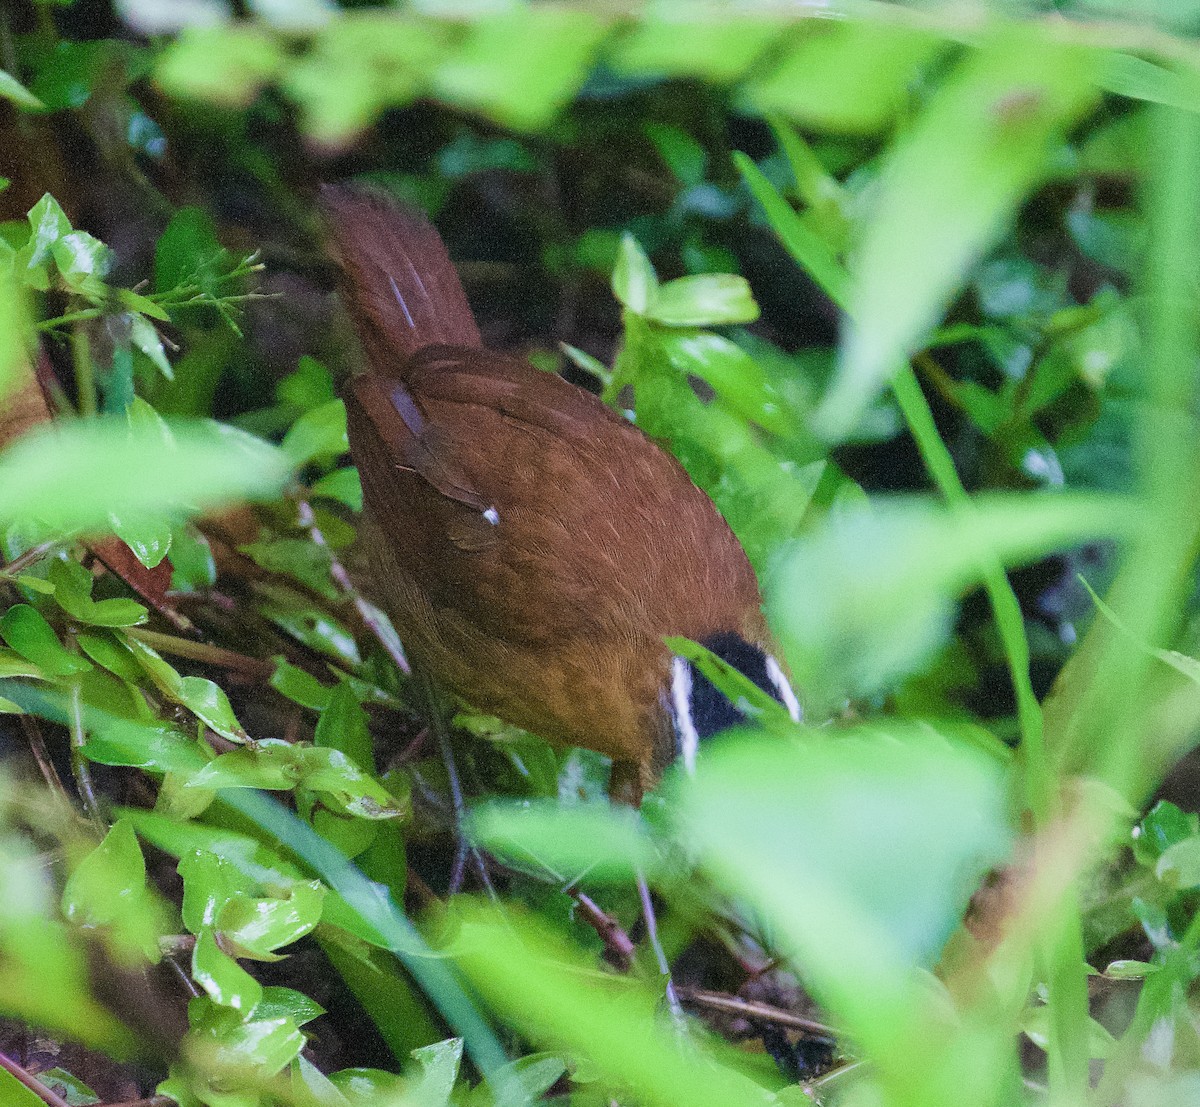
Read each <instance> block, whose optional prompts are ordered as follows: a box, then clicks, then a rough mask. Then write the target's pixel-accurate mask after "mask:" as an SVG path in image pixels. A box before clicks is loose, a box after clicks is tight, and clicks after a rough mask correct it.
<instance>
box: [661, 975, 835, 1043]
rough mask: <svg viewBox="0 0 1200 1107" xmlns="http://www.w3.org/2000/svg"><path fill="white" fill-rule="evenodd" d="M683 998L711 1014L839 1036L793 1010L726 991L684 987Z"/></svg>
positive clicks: (681, 993) (680, 995)
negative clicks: (743, 997)
mask: <svg viewBox="0 0 1200 1107" xmlns="http://www.w3.org/2000/svg"><path fill="white" fill-rule="evenodd" d="M679 998H680V999H681V1000H682V1001H683V1002H684V1003H693V1004H695V1005H696V1006H697V1007H707V1008H708V1009H709V1010H710V1011H722V1012H724V1013H725V1014H729V1015H740V1016H742V1017H743V1018H747V1019H757V1020H758V1021H759V1022H769V1023H774V1024H775V1025H776V1026H786V1027H788V1028H789V1029H791V1030H799V1031H801V1032H802V1033H804V1034H811V1035H813V1036H814V1037H817V1038H836V1037H837V1036H838V1034H837V1031H836V1030H834V1029H833V1028H832V1027H829V1026H826V1025H825V1024H824V1023H820V1022H816V1021H814V1020H813V1019H806V1018H803V1017H801V1016H800V1015H794V1014H792V1012H791V1011H785V1010H783V1008H781V1007H772V1006H771V1005H770V1004H769V1003H758V1002H756V1001H755V1000H750V999H742V998H741V997H740V996H731V995H729V994H728V993H726V992H709V991H705V990H704V989H703V988H687V987H680V988H679Z"/></svg>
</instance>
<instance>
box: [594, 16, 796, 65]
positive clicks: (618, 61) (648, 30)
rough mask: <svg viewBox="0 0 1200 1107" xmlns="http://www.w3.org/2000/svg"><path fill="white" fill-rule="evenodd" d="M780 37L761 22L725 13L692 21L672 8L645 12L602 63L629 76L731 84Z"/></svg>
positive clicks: (773, 24) (778, 28)
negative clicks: (687, 79) (650, 76)
mask: <svg viewBox="0 0 1200 1107" xmlns="http://www.w3.org/2000/svg"><path fill="white" fill-rule="evenodd" d="M783 33H785V28H784V25H782V24H781V23H780V22H778V21H776V20H775V19H772V18H770V17H767V18H755V16H754V15H753V14H746V15H743V14H742V13H741V11H737V10H735V9H725V10H724V11H722V12H721V14H720V17H719V18H714V19H707V18H699V19H697V18H693V17H691V16H690V15H689V13H688V12H687V11H686V9H684V8H682V7H679V6H676V7H675V10H674V11H672V8H671V6H662V7H658V6H655V7H649V8H646V9H644V10H643V11H642V12H641V13H640V16H639V19H638V20H637V21H635V22H634V23H633V25H632V26H630V27H628V28H627V29H626V33H625V34H623V35H621V36H620V38H619V39H617V40H616V41H615V42H612V43H611V44H610V54H609V56H608V58H607V60H608V62H609V63H610V64H611V65H613V66H614V67H615V68H616V69H617V70H618V72H622V73H628V74H630V75H631V76H641V75H643V74H663V75H665V76H671V77H701V78H703V79H704V80H706V81H711V82H713V83H715V84H727V83H729V82H732V81H735V80H737V78H738V77H740V76H741V75H742V74H743V73H745V71H746V70H747V69H749V68H750V66H751V65H752V64H753V63H754V61H755V59H756V58H758V57H759V56H760V55H761V54H762V53H763V52H764V51H765V50H766V49H767V48H768V47H769V46H770V45H771V43H772V42H773V41H774V40H775V39H777V38H779V37H780V35H781V34H783Z"/></svg>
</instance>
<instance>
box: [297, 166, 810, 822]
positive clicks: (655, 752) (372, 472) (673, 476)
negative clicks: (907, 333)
mask: <svg viewBox="0 0 1200 1107" xmlns="http://www.w3.org/2000/svg"><path fill="white" fill-rule="evenodd" d="M320 206H321V209H322V211H323V216H324V221H325V226H326V229H327V238H328V250H329V252H330V254H331V256H332V258H333V259H334V261H335V262H336V263H337V266H338V267H339V269H340V293H341V298H342V301H343V303H344V306H345V308H346V309H347V312H348V314H349V316H350V319H351V322H352V323H353V326H354V329H355V331H356V332H357V337H358V341H359V343H360V345H361V348H362V355H363V362H364V368H363V371H361V372H359V373H357V374H356V375H353V376H351V378H350V379H349V382H348V384H347V386H346V387H345V388H344V390H343V397H344V400H345V405H346V415H347V433H348V438H349V445H350V453H351V456H352V459H353V461H354V463H355V465H356V467H357V469H358V472H359V474H360V478H361V481H362V489H363V498H364V517H365V528H364V529H365V530H366V542H367V545H368V548H369V549H370V551H371V561H372V566H371V569H372V572H373V577H374V582H375V592H376V594H375V597H374V598H376V599H377V600H378V601H379V602H380V605H381V606H382V607H383V608H384V610H385V611H386V612H387V613H388V615H389V616H390V618H391V620H392V622H393V624H394V625H395V627H396V629H397V631H398V633H399V635H400V637H401V639H402V641H403V643H404V646H405V650H406V653H407V655H408V657H409V658H410V660H411V661H412V663H413V665H414V666H415V667H417V668H419V669H420V670H421V671H423V672H424V673H426V674H428V675H429V677H430V678H431V679H432V680H433V681H434V682H435V683H436V684H437V685H438V686H440V687H442V688H444V689H447V690H449V691H450V692H453V693H454V694H456V695H458V696H459V697H461V698H462V699H463V700H465V701H467V702H468V703H470V704H472V705H473V706H474V707H476V708H478V709H480V710H482V711H484V712H487V713H489V714H492V715H495V716H498V717H499V718H501V719H503V720H505V721H506V722H509V723H511V724H514V725H516V726H519V727H522V728H524V729H525V730H528V731H531V732H533V733H534V734H537V735H539V736H541V737H542V738H545V739H546V740H548V741H550V742H551V743H552V744H554V745H556V746H559V747H571V746H582V747H586V748H589V749H592V750H596V751H599V752H600V753H602V754H606V755H607V756H608V757H609V758H611V760H612V766H613V767H612V776H611V782H610V788H609V791H610V795H611V796H613V797H614V798H616V799H620V800H623V801H624V802H627V803H630V804H633V805H635V806H636V805H637V804H638V803H640V801H641V799H642V797H643V795H644V793H645V792H646V791H648V790H649V789H652V788H653V787H654V786H655V785H656V784H657V782H658V781H659V778H660V777H661V775H662V773H663V772H664V770H665V769H666V768H667V767H668V766H669V765H670V764H671V763H672V762H674V761H675V760H676V759H677V758H679V757H683V758H684V759H685V760H688V761H689V762H690V761H694V757H695V751H696V748H697V746H698V744H699V742H700V741H701V740H703V739H704V738H706V737H708V736H709V735H710V734H712V733H714V732H716V731H718V730H721V729H725V728H726V727H728V726H730V725H733V724H736V723H738V722H742V721H744V720H745V716H744V714H743V712H742V710H741V709H740V708H739V707H738V706H737V705H735V704H732V703H730V702H729V701H728V700H727V699H725V697H724V696H722V695H721V694H720V693H719V692H718V691H717V690H716V688H715V687H714V686H713V685H712V684H711V683H710V682H709V681H708V680H707V679H706V678H705V677H704V676H703V674H702V673H701V672H700V671H699V669H697V668H696V666H695V665H694V664H693V663H692V662H691V661H688V660H687V659H685V658H683V657H680V656H677V655H674V654H673V653H672V652H671V650H670V649H669V648H668V646H667V645H666V644H665V642H664V638H665V637H666V636H668V635H680V636H685V637H687V638H690V639H692V640H694V641H696V642H699V643H700V644H702V645H705V646H707V647H708V648H710V649H711V650H713V652H715V653H716V654H717V655H718V656H720V657H722V658H723V659H724V660H726V661H728V662H729V663H731V664H732V665H734V667H735V668H737V669H739V670H740V671H741V672H743V673H744V674H745V675H746V676H748V677H750V679H752V680H753V681H754V682H755V683H756V684H757V685H758V686H759V687H761V688H763V689H764V690H765V691H767V692H768V693H769V694H771V695H772V696H773V697H774V698H775V699H777V700H778V701H779V702H781V703H783V704H784V705H785V706H786V707H787V708H788V710H789V712H790V713H791V714H792V717H793V718H798V717H799V714H800V706H799V702H798V699H797V697H796V694H795V691H794V690H793V688H792V687H791V684H790V682H789V680H788V677H787V674H786V670H785V668H784V666H783V665H782V664H781V663H780V662H779V660H778V659H777V658H776V656H775V654H774V652H773V651H774V644H773V641H772V638H771V634H770V631H769V629H768V627H767V624H766V621H765V619H764V617H763V613H762V600H761V595H760V592H759V586H758V581H757V579H756V576H755V573H754V570H753V568H752V567H751V564H750V562H749V560H748V558H747V556H746V554H745V552H744V550H743V549H742V547H741V545H740V544H739V542H738V540H737V538H736V537H735V536H734V534H733V532H732V531H731V530H730V528H729V525H728V524H727V523H726V522H725V520H724V518H723V517H722V516H721V514H720V513H719V512H718V510H717V508H716V507H715V506H714V504H713V502H712V501H711V500H710V499H709V497H708V496H707V495H706V494H705V493H704V492H703V491H701V490H700V489H699V488H698V487H697V486H696V485H695V484H694V483H693V482H692V480H691V479H690V477H689V476H688V474H687V473H686V471H685V470H684V468H683V467H682V465H680V463H679V462H678V461H677V460H676V459H675V458H674V457H673V456H671V454H669V453H668V452H667V451H666V450H664V449H663V448H662V447H661V446H659V445H658V444H657V443H656V442H654V441H653V440H652V439H651V438H649V437H648V436H647V435H646V434H645V433H643V432H642V431H641V430H640V429H639V428H638V427H636V426H635V425H634V424H633V423H632V422H630V420H629V419H627V418H625V417H624V416H623V415H621V414H619V413H618V412H616V411H614V410H612V409H611V408H610V407H608V406H607V405H606V404H604V403H603V402H602V401H601V400H600V399H599V398H598V397H597V396H595V395H593V394H592V393H590V392H588V391H587V390H586V389H583V388H580V387H578V386H577V385H574V384H572V383H570V382H568V381H567V380H565V379H563V378H562V377H560V376H559V375H557V374H555V373H551V372H546V371H543V370H539V369H537V368H535V367H534V366H532V365H530V364H529V363H528V362H527V361H524V360H522V359H521V358H518V357H514V356H511V355H508V354H505V353H502V352H498V351H494V350H490V349H487V348H486V347H484V346H483V344H482V341H481V338H480V333H479V328H478V326H477V324H476V321H475V317H474V315H473V313H472V311H471V308H470V305H469V303H468V301H467V297H466V294H465V292H464V290H463V286H462V283H461V281H460V279H459V276H458V273H457V270H456V269H455V266H454V264H453V262H452V261H451V259H450V256H449V254H448V252H447V250H446V247H445V244H444V243H443V241H442V239H441V237H440V235H439V234H438V232H437V230H436V229H435V228H434V226H433V225H432V223H431V222H429V220H428V219H427V218H426V217H425V216H424V215H423V214H422V213H420V212H418V211H416V210H414V209H412V208H410V207H408V206H407V205H404V204H402V203H401V202H399V201H398V200H396V199H394V198H392V197H390V196H388V195H386V194H384V193H381V192H379V191H376V190H373V189H370V188H364V187H362V186H359V185H346V184H327V185H325V186H323V188H322V191H321V197H320Z"/></svg>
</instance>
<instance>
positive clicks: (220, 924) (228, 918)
mask: <svg viewBox="0 0 1200 1107" xmlns="http://www.w3.org/2000/svg"><path fill="white" fill-rule="evenodd" d="M324 898H325V886H324V885H323V884H322V883H321V882H320V881H319V880H311V881H307V882H305V883H296V884H292V885H291V886H290V887H289V888H288V889H287V890H286V891H285V892H283V893H281V894H279V895H274V896H269V897H251V896H244V895H238V896H234V897H233V898H231V899H230V900H228V901H227V902H226V903H225V904H224V905H223V906H222V907H221V910H220V912H219V913H218V915H217V924H216V926H217V930H218V931H219V932H220V933H221V935H222V939H223V941H224V942H225V943H226V948H230V949H233V950H234V951H235V952H236V953H237V955H238V956H239V957H254V958H257V959H260V960H272V959H273V958H272V957H271V956H270V955H271V954H273V953H274V951H275V950H277V949H279V948H280V947H281V946H286V945H290V944H291V943H292V942H294V941H296V940H297V939H299V938H302V937H303V936H304V935H305V934H308V933H309V932H311V931H312V930H313V928H314V927H315V926H316V925H317V923H318V922H320V921H321V906H322V903H323V901H324Z"/></svg>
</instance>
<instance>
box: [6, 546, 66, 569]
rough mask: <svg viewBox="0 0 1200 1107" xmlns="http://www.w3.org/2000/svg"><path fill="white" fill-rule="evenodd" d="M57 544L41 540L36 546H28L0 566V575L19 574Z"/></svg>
mask: <svg viewBox="0 0 1200 1107" xmlns="http://www.w3.org/2000/svg"><path fill="white" fill-rule="evenodd" d="M57 545H58V543H57V542H41V543H39V544H38V545H36V546H30V547H29V549H27V550H26V551H25V552H24V553H23V554H18V555H17V556H16V557H14V558H13V559H12V561H10V562H9V563H8V564H7V565H3V566H0V576H5V577H16V576H19V575H20V574H21V573H23V572H24V571H25V570H26V569H28V568H29V566H30V565H32V564H33V563H34V562H35V561H40V560H41V559H42V558H43V557H45V556H46V554H48V553H49V552H50V551H51V550H53V549H54V548H55V546H57Z"/></svg>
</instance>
